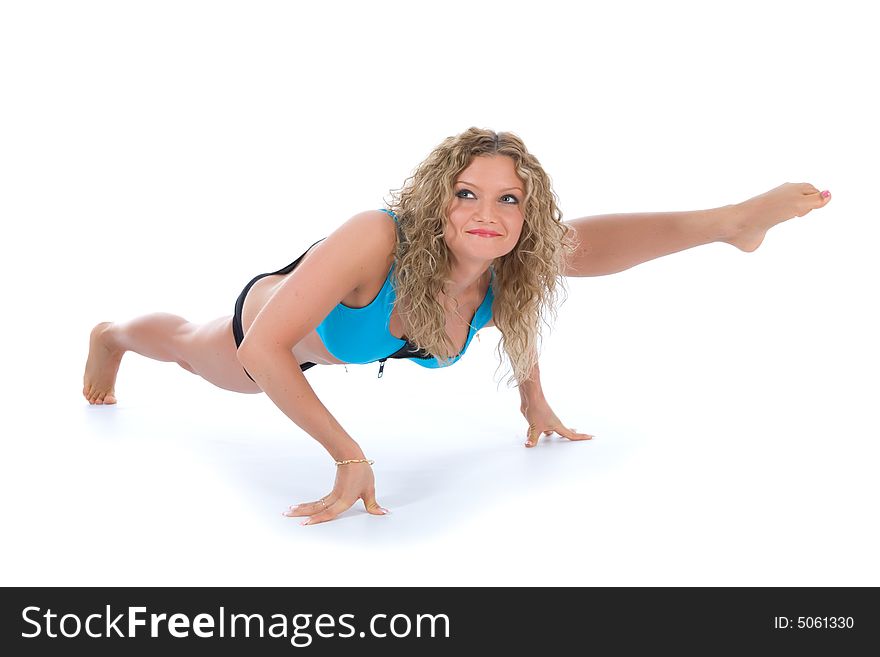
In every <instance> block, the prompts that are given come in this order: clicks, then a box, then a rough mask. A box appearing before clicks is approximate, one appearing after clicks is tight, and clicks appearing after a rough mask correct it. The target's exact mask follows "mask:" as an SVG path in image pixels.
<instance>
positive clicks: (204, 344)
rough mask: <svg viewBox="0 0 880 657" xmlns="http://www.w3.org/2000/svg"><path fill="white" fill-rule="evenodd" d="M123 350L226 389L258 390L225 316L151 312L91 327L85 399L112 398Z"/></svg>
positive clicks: (97, 401) (106, 401) (111, 401)
mask: <svg viewBox="0 0 880 657" xmlns="http://www.w3.org/2000/svg"><path fill="white" fill-rule="evenodd" d="M127 351H133V352H135V353H138V354H141V355H142V356H146V357H147V358H152V359H153V360H159V361H165V362H175V363H177V364H178V365H180V366H181V367H182V368H184V369H185V370H187V371H189V372H192V373H194V374H198V375H199V376H201V377H202V378H204V379H205V380H207V381H209V382H211V383H213V384H214V385H216V386H218V387H220V388H224V389H226V390H233V391H235V392H245V393H257V392H260V388H259V386H257V384H256V383H254V382H253V381H251V380H250V379H249V378H248V377H247V375H246V374H245V373H244V370H243V369H242V367H241V364H240V363H239V362H238V357H237V354H236V352H237V350H236V347H235V340H234V338H233V335H232V317H231V316H229V317H221V318H219V319H216V320H214V321H211V322H208V323H206V324H193V323H191V322H188V321H187V320H185V319H184V318H183V317H178V316H177V315H171V314H168V313H153V314H150V315H144V316H143V317H138V318H136V319H133V320H131V321H128V322H120V323H110V322H103V323H101V324H98V325H97V326H96V327H95V328H94V329H92V334H91V336H90V342H89V357H88V361H87V362H86V371H85V375H84V376H83V395H84V396H85V398H86V399H88V401H89V403H90V404H115V403H116V395H115V389H114V388H115V384H116V374H117V372H118V370H119V365H120V362H121V361H122V356H123V355H124V354H125V353H126V352H127Z"/></svg>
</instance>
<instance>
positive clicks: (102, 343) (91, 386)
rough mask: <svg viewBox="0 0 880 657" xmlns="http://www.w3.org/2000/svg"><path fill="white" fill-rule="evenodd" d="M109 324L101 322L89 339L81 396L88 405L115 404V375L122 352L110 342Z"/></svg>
mask: <svg viewBox="0 0 880 657" xmlns="http://www.w3.org/2000/svg"><path fill="white" fill-rule="evenodd" d="M110 326H111V323H110V322H101V323H100V324H98V325H97V326H96V327H95V328H93V329H92V334H91V336H90V337H89V358H88V360H87V361H86V372H85V374H84V375H83V396H84V397H85V398H86V399H88V400H89V403H90V404H115V403H116V395H115V394H114V390H113V387H114V386H115V385H116V373H117V372H118V371H119V363H120V362H121V361H122V355H123V354H124V353H125V351H124V350H122V349H120V348H118V347H116V346H115V345H114V344H113V343H112V341H111V340H110V335H109V333H108V329H109V328H110Z"/></svg>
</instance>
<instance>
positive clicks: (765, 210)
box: [722, 183, 831, 251]
mask: <svg viewBox="0 0 880 657" xmlns="http://www.w3.org/2000/svg"><path fill="white" fill-rule="evenodd" d="M830 200H831V192H829V191H824V192H821V193H820V192H819V190H818V189H816V188H815V187H813V186H812V185H811V184H809V183H784V184H782V185H780V186H779V187H776V188H775V189H771V190H770V191H769V192H764V193H763V194H761V195H760V196H755V197H754V198H750V199H749V200H748V201H743V202H742V203H739V204H737V205H735V206H733V207H734V212H733V214H732V219H731V224H730V230H729V236H728V237H726V238H724V239H723V240H722V241H724V242H727V243H728V244H733V245H734V246H735V247H737V248H738V249H742V250H743V251H754V250H755V249H757V248H758V247H759V246H761V242H763V241H764V235H765V234H766V232H767V231H768V230H769V229H770V228H772V227H773V226H775V225H776V224H779V223H782V222H783V221H786V220H788V219H791V218H792V217H803V216H804V215H805V214H807V213H808V212H810V211H811V210H815V209H816V208H821V207H824V206H826V205H828V202H829V201H830Z"/></svg>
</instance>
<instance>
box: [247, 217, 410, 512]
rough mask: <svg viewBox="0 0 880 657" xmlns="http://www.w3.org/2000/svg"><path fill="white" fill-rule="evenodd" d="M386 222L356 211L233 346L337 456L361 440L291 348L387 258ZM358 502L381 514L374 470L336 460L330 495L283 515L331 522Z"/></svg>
mask: <svg viewBox="0 0 880 657" xmlns="http://www.w3.org/2000/svg"><path fill="white" fill-rule="evenodd" d="M377 215H381V217H380V216H377ZM383 217H384V219H383ZM386 220H387V221H386ZM391 221H393V220H392V219H391V218H390V217H388V215H386V214H384V213H381V212H365V213H361V214H359V215H356V216H355V217H352V218H351V219H350V220H349V221H347V222H346V223H345V224H343V225H342V226H341V227H340V228H339V229H337V230H336V231H334V232H333V233H332V234H331V235H330V236H329V237H327V239H325V240H324V241H323V242H321V243H320V244H319V245H318V246H316V247H315V249H314V251H313V255H312V257H310V258H307V259H305V260H303V262H302V263H300V265H299V266H297V268H296V269H295V270H294V271H293V272H291V274H290V275H289V276H288V278H287V280H285V281H284V283H283V284H282V285H281V287H280V288H279V289H278V291H277V292H276V293H275V294H274V295H273V296H272V297H271V299H269V301H268V302H267V303H266V305H265V306H264V307H263V308H262V309H261V310H260V312H259V313H258V314H257V316H256V318H255V319H254V321H253V323H252V324H251V326H250V328H249V329H248V332H247V333H246V334H245V337H244V340H243V341H242V343H241V346H240V347H239V350H238V358H239V362H241V364H242V366H244V368H245V369H247V370H248V372H250V374H251V376H252V377H253V378H254V381H256V383H257V385H259V386H260V388H261V389H262V390H263V392H265V393H266V395H268V396H269V398H270V399H271V400H272V401H273V402H275V405H276V406H278V408H280V409H281V411H282V412H283V413H284V414H285V415H287V417H289V418H290V419H291V420H293V422H294V423H295V424H296V425H297V426H299V427H300V428H301V429H302V430H303V431H305V432H306V433H308V434H309V435H310V436H312V437H313V438H314V439H315V440H317V441H318V442H319V443H321V445H323V446H324V448H325V449H326V450H327V451H328V452H329V453H330V455H331V456H332V457H333V459H334V460H336V461H344V460H348V459H363V458H365V457H364V453H363V451H362V450H361V448H360V445H358V444H357V442H356V441H355V440H354V438H352V436H351V435H349V434H348V432H347V431H345V429H343V428H342V426H341V425H340V424H339V422H337V421H336V418H334V417H333V415H332V414H331V413H330V411H329V410H328V409H327V408H326V407H325V406H324V404H323V403H321V400H320V399H318V396H317V395H316V394H315V391H314V390H313V389H312V386H311V385H310V384H309V382H308V381H307V380H306V377H305V375H304V374H303V373H302V371H301V369H300V367H299V364H298V363H297V361H296V358H295V357H294V355H293V353H292V350H293V347H294V345H296V344H297V343H298V342H299V341H300V340H302V339H303V338H304V337H305V336H306V335H307V334H308V333H310V332H311V331H314V330H315V327H317V325H318V324H320V322H321V321H322V320H323V318H324V317H326V316H327V315H328V314H329V313H330V311H331V310H332V309H333V307H334V306H336V304H338V303H339V302H340V301H341V300H342V299H343V298H345V297H346V296H347V295H348V294H349V293H350V292H351V291H353V290H355V289H356V288H358V287H359V286H360V285H361V284H363V283H364V282H365V279H366V277H367V276H366V274H367V273H368V272H369V271H370V269H371V268H373V269H374V268H375V264H376V262H377V261H379V262H382V261H388V260H390V258H391V257H392V256H393V252H394V248H395V243H396V230H395V227H394V225H393V223H389V222H391ZM389 266H390V262H389ZM358 499H361V500H363V502H364V506H365V507H366V509H367V511H368V512H370V513H373V514H377V515H382V514H384V513H385V512H386V511H385V510H384V509H382V507H380V506H379V503H378V502H377V501H376V492H375V484H374V479H373V471H372V469H371V468H370V466H369V464H367V463H353V464H345V465H340V466H339V467H338V469H337V476H336V481H335V483H334V486H333V490H332V491H331V492H330V493H329V494H327V495H325V496H324V497H322V498H321V499H320V500H318V501H316V502H311V503H307V504H301V505H298V506H297V507H292V508H291V510H290V511H288V512H287V513H286V514H285V515H289V516H309V517H308V518H307V519H306V520H305V522H303V524H317V523H319V522H325V521H327V520H332V519H334V518H335V517H336V516H338V515H339V514H340V513H343V512H344V511H346V510H347V509H349V508H350V507H351V506H352V505H353V504H354V503H355V502H356V501H357V500H358Z"/></svg>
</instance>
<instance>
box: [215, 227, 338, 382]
mask: <svg viewBox="0 0 880 657" xmlns="http://www.w3.org/2000/svg"><path fill="white" fill-rule="evenodd" d="M322 240H323V238H322V239H320V240H318V242H320V241H322ZM318 242H315V244H317V243H318ZM315 244H312V246H315ZM312 246H310V247H309V248H308V249H306V251H305V253H303V254H302V255H301V256H300V257H299V258H297V259H296V260H294V261H293V262H291V263H290V264H289V265H287V266H286V267H284V268H283V269H279V270H278V271H273V272H270V273H268V274H260V275H259V276H254V278H253V279H252V280H251V282H250V283H248V284H247V285H245V286H244V289H243V290H242V291H241V294H239V295H238V299H236V300H235V313H234V314H233V315H232V335H233V336H235V346H236V348H238V347H240V346H241V343H242V341H243V340H244V330H243V329H242V326H241V312H242V309H243V308H244V300H245V298H247V294H248V292H249V291H250V289H251V287H253V285H254V283H256V282H257V281H258V280H260V279H261V278H263V277H265V276H275V275H276V274H289V273H290V272H292V271H293V270H294V269H296V266H297V265H298V264H299V263H300V261H301V260H302V259H303V258H304V257H305V255H306V253H308V252H309V251H310V250H311V248H312ZM315 365H316V363H301V364H300V366H299V368H300V369H301V370H302V371H303V372H305V371H306V370H307V369H309V368H310V367H314V366H315ZM242 369H244V368H242ZM244 373H245V374H247V375H248V378H249V379H250V380H251V381H253V380H254V377H252V376H251V375H250V374H248V371H247V370H244Z"/></svg>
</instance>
